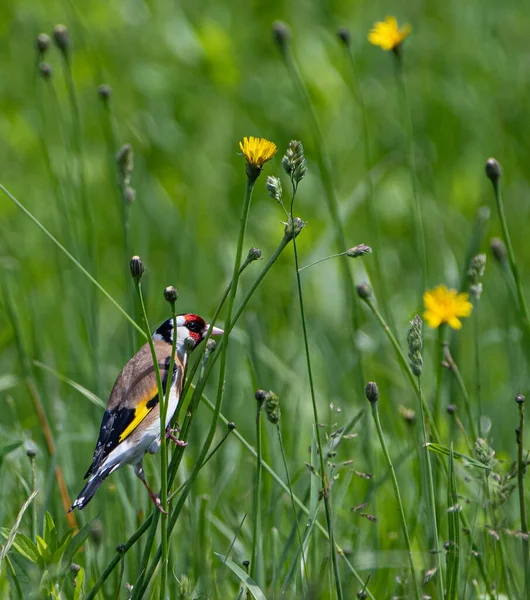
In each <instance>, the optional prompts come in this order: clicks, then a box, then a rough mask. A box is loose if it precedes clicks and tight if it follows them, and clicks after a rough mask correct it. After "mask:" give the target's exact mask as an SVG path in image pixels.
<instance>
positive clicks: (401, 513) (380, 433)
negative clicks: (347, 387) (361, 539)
mask: <svg viewBox="0 0 530 600" xmlns="http://www.w3.org/2000/svg"><path fill="white" fill-rule="evenodd" d="M371 405H372V417H373V418H374V423H375V429H376V431H377V437H378V438H379V442H380V443H381V449H382V450H383V454H384V456H385V460H386V463H387V465H388V469H389V471H390V477H391V479H392V485H393V487H394V494H395V496H396V502H397V504H398V510H399V518H400V520H401V528H402V530H403V536H404V537H405V544H406V546H407V554H408V558H409V567H410V576H411V577H412V586H413V588H414V596H415V597H416V600H420V599H421V594H420V588H419V585H418V579H417V577H416V567H415V566H414V558H413V556H412V546H411V543H410V537H409V530H408V527H407V519H406V518H405V511H404V510H403V502H402V500H401V493H400V491H399V484H398V480H397V477H396V472H395V470H394V465H393V464H392V459H391V458H390V454H389V452H388V448H387V447H386V442H385V437H384V435H383V428H382V427H381V420H380V419H379V411H378V402H377V401H376V402H371ZM439 575H440V576H441V573H440V574H439Z"/></svg>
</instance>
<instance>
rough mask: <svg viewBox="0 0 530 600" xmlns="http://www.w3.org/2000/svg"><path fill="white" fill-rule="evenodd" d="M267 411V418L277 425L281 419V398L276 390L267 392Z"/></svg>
mask: <svg viewBox="0 0 530 600" xmlns="http://www.w3.org/2000/svg"><path fill="white" fill-rule="evenodd" d="M265 413H266V414H267V419H269V421H270V422H271V423H272V424H273V425H277V424H278V421H279V420H280V414H281V413H280V399H279V398H278V396H277V395H276V394H275V393H274V392H267V397H266V399H265Z"/></svg>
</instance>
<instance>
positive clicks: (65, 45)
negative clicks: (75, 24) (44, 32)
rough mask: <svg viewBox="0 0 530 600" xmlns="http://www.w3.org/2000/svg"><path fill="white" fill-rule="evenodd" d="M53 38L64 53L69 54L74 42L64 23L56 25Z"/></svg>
mask: <svg viewBox="0 0 530 600" xmlns="http://www.w3.org/2000/svg"><path fill="white" fill-rule="evenodd" d="M53 40H54V42H55V45H56V46H57V48H59V50H60V51H61V52H62V53H63V55H64V56H67V55H68V51H69V49H70V46H71V45H72V43H71V40H70V33H69V32H68V29H67V28H66V27H65V26H64V25H56V26H55V29H54V30H53Z"/></svg>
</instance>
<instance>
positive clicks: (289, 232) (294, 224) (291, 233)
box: [282, 217, 307, 242]
mask: <svg viewBox="0 0 530 600" xmlns="http://www.w3.org/2000/svg"><path fill="white" fill-rule="evenodd" d="M282 223H283V221H282ZM284 225H285V230H284V238H285V239H286V240H287V241H288V242H289V241H291V240H292V239H293V238H295V237H297V236H298V234H299V233H300V232H301V231H302V229H303V228H304V227H305V226H306V225H307V223H306V222H305V221H302V219H301V218H300V217H295V218H294V220H293V221H291V217H289V219H288V221H287V223H284Z"/></svg>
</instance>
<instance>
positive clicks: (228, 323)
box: [133, 176, 256, 598]
mask: <svg viewBox="0 0 530 600" xmlns="http://www.w3.org/2000/svg"><path fill="white" fill-rule="evenodd" d="M255 182H256V179H255V178H252V177H250V176H247V185H246V188H245V196H244V199H243V207H242V210H241V219H240V227H239V238H238V242H237V250H236V259H235V261H234V271H233V275H232V286H231V288H230V295H229V297H228V308H227V314H226V319H225V333H224V335H223V340H222V341H223V344H222V347H221V350H220V360H221V364H220V368H219V383H218V387H217V397H216V403H215V411H214V416H213V418H212V422H211V424H210V429H209V431H208V434H207V436H206V440H205V441H204V443H203V446H202V449H201V452H200V454H199V458H198V459H197V461H196V463H195V466H194V468H193V470H192V472H191V474H190V477H189V480H188V485H187V486H186V487H185V488H184V490H183V492H182V494H181V496H180V497H179V499H178V502H177V504H176V506H175V509H174V510H173V511H172V512H171V517H170V520H169V525H168V533H171V531H172V530H173V528H174V527H175V525H176V523H177V520H178V517H179V515H180V512H181V510H182V507H183V506H184V503H185V501H186V499H187V497H188V495H189V493H190V491H191V487H192V485H193V483H194V481H195V479H196V477H197V474H198V473H199V471H200V469H201V467H202V463H203V462H204V459H205V458H206V456H207V455H208V451H209V449H210V446H211V444H212V441H213V438H214V436H215V431H216V427H217V421H218V419H219V415H220V413H221V407H222V403H223V393H224V386H225V375H226V365H227V350H228V340H229V335H230V329H231V327H232V312H233V308H234V303H235V297H236V293H237V284H238V282H239V273H240V265H241V256H242V252H243V242H244V239H245V232H246V228H247V221H248V214H249V211H250V203H251V200H252V192H253V189H254V184H255ZM160 554H161V553H160V552H157V554H156V556H155V558H154V559H153V561H152V563H151V566H150V567H149V569H148V570H147V572H146V574H145V577H144V580H143V582H142V585H141V586H135V594H134V596H133V598H141V597H142V594H144V593H145V591H146V589H147V586H148V585H149V581H150V580H151V577H152V576H153V573H154V571H155V569H156V567H157V564H158V562H159V560H160ZM136 591H138V593H136Z"/></svg>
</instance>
